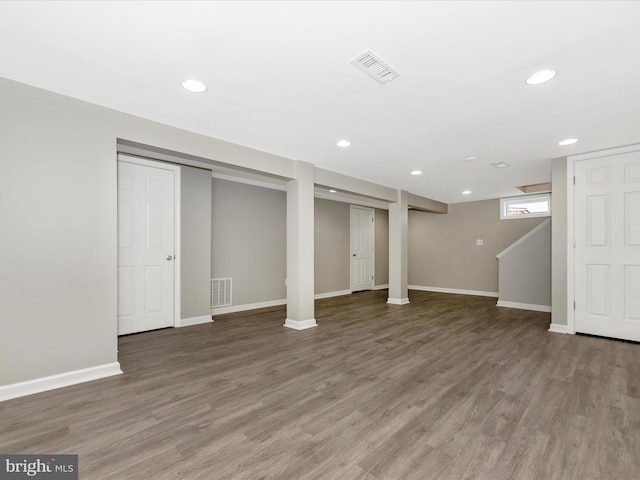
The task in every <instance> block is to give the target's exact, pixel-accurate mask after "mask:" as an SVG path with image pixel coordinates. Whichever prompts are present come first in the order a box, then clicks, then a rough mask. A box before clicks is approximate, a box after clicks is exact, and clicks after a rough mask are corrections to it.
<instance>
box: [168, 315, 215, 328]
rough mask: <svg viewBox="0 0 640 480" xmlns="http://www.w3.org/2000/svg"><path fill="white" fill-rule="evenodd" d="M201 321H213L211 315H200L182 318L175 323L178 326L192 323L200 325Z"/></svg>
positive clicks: (188, 325) (187, 325)
mask: <svg viewBox="0 0 640 480" xmlns="http://www.w3.org/2000/svg"><path fill="white" fill-rule="evenodd" d="M203 323H213V318H211V315H201V316H199V317H191V318H182V319H180V320H178V322H177V324H176V325H175V326H176V327H178V328H181V327H191V326H193V325H202V324H203Z"/></svg>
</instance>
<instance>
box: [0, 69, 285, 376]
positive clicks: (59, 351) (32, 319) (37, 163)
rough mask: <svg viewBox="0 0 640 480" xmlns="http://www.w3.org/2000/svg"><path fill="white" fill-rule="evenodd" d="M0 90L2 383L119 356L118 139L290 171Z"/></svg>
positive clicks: (197, 139) (235, 150)
mask: <svg viewBox="0 0 640 480" xmlns="http://www.w3.org/2000/svg"><path fill="white" fill-rule="evenodd" d="M0 99H1V100H0V104H1V107H2V115H0V145H1V146H2V159H3V161H2V166H3V171H2V175H0V225H1V227H0V228H1V229H2V234H0V255H2V257H1V258H0V260H1V262H2V263H1V264H2V274H1V275H0V319H1V321H2V334H1V335H0V385H8V384H13V383H18V382H23V381H28V380H33V379H37V378H42V377H46V376H49V375H55V374H61V373H65V372H71V371H75V370H81V369H86V368H90V367H96V366H100V365H106V364H111V363H114V362H117V360H118V358H117V350H118V346H117V280H116V267H117V247H116V235H117V175H116V167H117V139H119V138H121V139H128V140H131V141H134V142H138V143H141V144H145V145H155V146H158V147H159V148H164V149H167V150H171V151H174V152H184V153H185V154H189V155H194V156H197V157H199V158H203V159H212V160H219V161H225V162H228V163H231V164H235V165H242V166H244V167H247V168H255V169H259V170H265V171H269V172H271V173H274V174H277V175H281V176H284V177H289V178H292V177H293V175H294V168H293V166H294V164H293V162H291V161H290V160H288V159H285V158H282V157H278V156H275V155H270V154H267V153H264V152H259V151H257V150H252V149H250V148H246V147H242V146H239V145H233V144H230V143H227V142H224V141H221V140H217V139H214V138H210V137H205V136H203V135H198V134H195V133H192V132H187V131H185V130H180V129H177V128H174V127H169V126H167V125H162V124H160V123H156V122H152V121H149V120H145V119H142V118H140V117H135V116H133V115H128V114H125V113H122V112H117V111H115V110H111V109H108V108H104V107H100V106H98V105H93V104H90V103H87V102H83V101H80V100H76V99H72V98H69V97H65V96H63V95H58V94H55V93H52V92H47V91H45V90H41V89H38V88H34V87H31V86H27V85H24V84H20V83H17V82H13V81H11V80H7V79H4V78H0ZM205 263H206V259H205ZM185 275H188V273H187V272H185ZM208 285H209V282H208V281H207V291H208V289H209V286H208ZM183 307H184V309H185V310H184V311H185V312H191V311H194V312H200V309H199V307H198V308H194V310H191V307H190V305H189V304H188V303H185V302H184V301H183ZM34 352H37V355H34Z"/></svg>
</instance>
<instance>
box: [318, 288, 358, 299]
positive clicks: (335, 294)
mask: <svg viewBox="0 0 640 480" xmlns="http://www.w3.org/2000/svg"><path fill="white" fill-rule="evenodd" d="M342 295H351V290H338V291H336V292H326V293H318V294H316V295H314V297H313V298H315V299H316V300H319V299H321V298H331V297H340V296H342Z"/></svg>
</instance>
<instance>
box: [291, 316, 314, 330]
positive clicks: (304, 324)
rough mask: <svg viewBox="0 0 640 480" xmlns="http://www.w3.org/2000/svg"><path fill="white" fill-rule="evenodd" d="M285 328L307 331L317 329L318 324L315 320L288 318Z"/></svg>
mask: <svg viewBox="0 0 640 480" xmlns="http://www.w3.org/2000/svg"><path fill="white" fill-rule="evenodd" d="M284 326H285V327H287V328H292V329H294V330H306V329H307V328H313V327H317V326H318V323H317V322H316V319H315V318H311V319H309V320H291V319H289V318H287V319H286V320H285V321H284Z"/></svg>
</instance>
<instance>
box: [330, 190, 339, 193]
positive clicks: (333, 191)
mask: <svg viewBox="0 0 640 480" xmlns="http://www.w3.org/2000/svg"><path fill="white" fill-rule="evenodd" d="M336 192H337V190H329V193H336Z"/></svg>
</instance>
